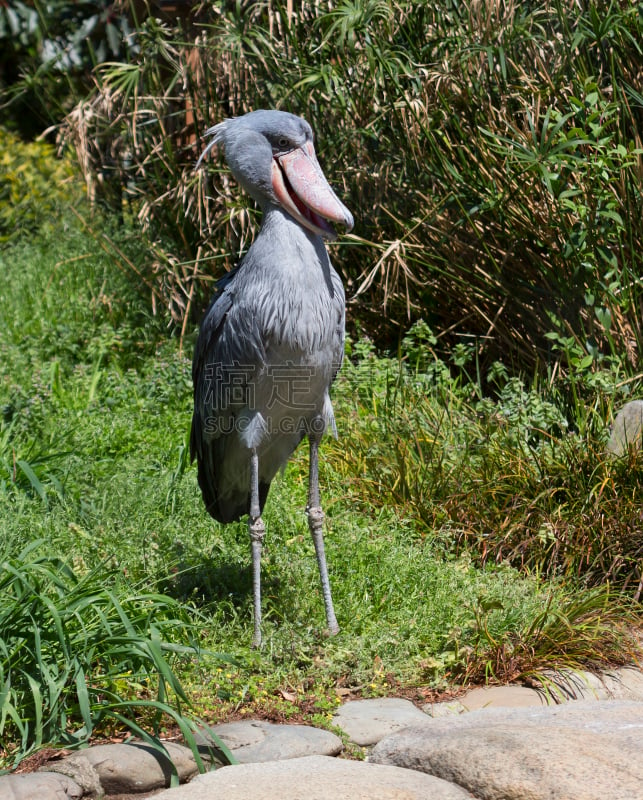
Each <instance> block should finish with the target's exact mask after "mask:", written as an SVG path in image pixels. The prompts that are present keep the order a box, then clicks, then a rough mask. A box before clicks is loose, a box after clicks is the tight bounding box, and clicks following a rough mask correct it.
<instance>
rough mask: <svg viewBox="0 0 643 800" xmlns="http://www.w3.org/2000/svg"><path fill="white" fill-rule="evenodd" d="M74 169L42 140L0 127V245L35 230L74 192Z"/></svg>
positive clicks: (54, 213) (48, 219)
mask: <svg viewBox="0 0 643 800" xmlns="http://www.w3.org/2000/svg"><path fill="white" fill-rule="evenodd" d="M71 187H72V169H71V165H70V164H69V163H66V162H63V161H60V160H59V159H58V158H57V157H56V154H55V150H54V148H53V147H52V146H51V145H49V144H46V143H43V142H31V143H25V142H22V141H21V140H20V139H19V138H18V137H17V136H15V135H14V134H12V133H10V132H9V131H7V130H6V129H4V128H1V127H0V246H2V245H3V244H4V245H6V244H7V242H9V241H11V240H14V239H15V238H16V237H18V236H24V235H25V234H28V233H30V232H31V233H33V232H34V231H36V230H37V229H38V228H39V227H40V226H41V225H42V224H43V223H44V222H48V221H50V220H51V218H52V217H54V216H55V215H56V213H57V211H58V210H59V207H60V204H61V202H63V201H65V200H69V199H70V198H71V197H72V196H73V192H74V190H73V189H72V188H71Z"/></svg>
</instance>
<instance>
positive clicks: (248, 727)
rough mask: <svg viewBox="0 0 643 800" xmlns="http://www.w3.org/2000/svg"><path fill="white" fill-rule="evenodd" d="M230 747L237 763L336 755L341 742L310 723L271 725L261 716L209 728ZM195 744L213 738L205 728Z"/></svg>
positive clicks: (340, 748)
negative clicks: (260, 717) (256, 718)
mask: <svg viewBox="0 0 643 800" xmlns="http://www.w3.org/2000/svg"><path fill="white" fill-rule="evenodd" d="M211 730H212V731H214V733H216V735H217V736H219V737H220V738H221V739H222V740H223V743H224V744H225V745H227V747H229V748H230V750H231V751H232V753H233V755H234V757H235V758H236V759H237V760H238V761H239V763H240V764H250V763H255V762H258V761H279V760H280V759H287V758H301V757H303V756H311V755H322V756H336V755H338V754H339V753H341V752H342V750H343V749H344V745H343V743H342V740H341V739H340V738H339V736H335V734H334V733H331V732H330V731H324V730H321V729H320V728H313V727H311V726H310V725H275V724H274V723H272V722H264V721H263V720H241V721H240V722H227V723H224V724H222V725H213V726H212V728H211ZM195 738H196V742H197V744H198V745H200V746H201V745H203V744H209V743H210V742H212V743H213V744H214V746H216V741H214V742H213V740H212V739H211V738H208V735H207V729H202V730H201V731H198V732H197V733H196V735H195Z"/></svg>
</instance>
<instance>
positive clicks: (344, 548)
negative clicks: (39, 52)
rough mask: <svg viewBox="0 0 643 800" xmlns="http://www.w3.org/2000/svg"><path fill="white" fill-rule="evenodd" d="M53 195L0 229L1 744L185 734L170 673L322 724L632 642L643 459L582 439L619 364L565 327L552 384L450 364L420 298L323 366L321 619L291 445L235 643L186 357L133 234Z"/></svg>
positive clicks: (16, 753)
mask: <svg viewBox="0 0 643 800" xmlns="http://www.w3.org/2000/svg"><path fill="white" fill-rule="evenodd" d="M75 211H76V213H73V212H72V211H71V210H69V209H67V210H66V211H65V212H64V213H62V214H61V215H60V216H59V217H58V219H57V221H56V222H57V224H56V226H55V227H54V226H44V227H41V228H40V230H39V231H38V232H37V233H36V234H34V235H25V236H22V237H17V238H16V239H15V240H14V241H12V242H11V244H10V246H9V247H7V248H5V249H4V250H3V251H2V252H1V253H0V269H1V270H2V273H3V282H2V285H1V287H0V298H1V302H0V356H1V357H2V360H3V365H4V372H3V376H2V380H0V407H1V408H2V412H3V426H2V430H1V432H0V480H1V481H2V482H1V483H0V528H1V529H2V531H3V536H4V538H3V548H2V560H3V562H4V564H5V565H6V567H5V569H4V570H3V571H2V574H1V576H0V584H1V585H0V589H1V590H2V592H3V597H5V599H6V602H4V603H3V607H2V610H0V671H2V675H1V676H0V687H4V688H0V691H2V692H3V693H2V694H1V695H0V722H1V724H2V725H3V726H4V728H3V746H5V748H6V750H7V752H5V753H4V754H3V758H4V759H5V761H4V764H5V765H6V766H10V765H11V764H13V763H15V762H17V761H18V760H19V759H20V758H21V757H22V756H24V754H25V753H26V752H28V751H29V750H30V749H31V748H34V747H37V746H39V743H41V742H42V743H44V742H45V741H46V740H47V739H54V740H56V741H57V742H68V743H69V744H77V743H80V742H81V741H84V740H86V739H87V738H88V737H89V736H90V733H91V731H93V732H94V735H97V734H101V733H104V732H107V731H111V730H112V729H113V726H114V727H118V728H119V729H122V728H123V727H127V728H129V730H130V731H132V732H133V733H134V734H135V735H137V736H141V735H142V736H148V737H151V740H152V741H155V742H156V743H157V744H158V740H159V738H160V737H161V734H162V733H163V726H164V725H167V724H170V725H172V726H174V724H176V725H178V726H179V727H180V728H181V731H182V733H183V736H184V737H185V738H186V739H187V740H188V741H190V735H191V734H190V724H191V723H190V722H189V721H188V720H187V719H186V717H185V716H184V711H185V707H186V705H185V704H186V698H188V699H189V700H190V701H191V702H193V703H194V706H193V708H194V709H195V711H196V712H198V714H199V715H200V716H202V717H204V718H205V719H207V720H208V721H210V720H215V721H216V720H218V719H220V717H221V716H222V715H226V714H229V713H232V712H234V713H235V714H243V713H244V712H245V713H251V712H254V711H256V712H258V713H259V712H261V713H263V714H271V715H274V716H275V718H283V717H284V716H293V717H294V718H296V719H302V718H305V719H308V720H310V719H314V720H315V722H316V723H317V724H328V723H329V719H328V717H329V714H330V713H331V711H332V709H333V708H334V706H335V705H336V701H337V696H338V694H337V692H338V690H339V691H340V693H343V692H346V691H348V692H354V693H360V694H362V695H369V694H373V695H377V694H383V693H387V692H390V691H392V690H393V689H395V688H396V687H398V686H400V685H404V686H408V685H413V686H417V685H418V684H424V685H427V684H428V685H429V686H431V687H443V686H444V685H445V684H447V683H448V682H450V681H453V680H458V681H461V680H469V679H476V680H477V679H488V680H494V679H502V678H503V677H508V676H510V675H511V676H516V675H523V676H530V675H533V673H534V672H539V671H540V670H541V668H542V666H543V665H544V664H547V665H548V666H549V665H551V664H557V665H559V666H573V667H575V666H577V665H578V664H581V663H582V664H585V663H591V664H598V663H614V662H620V661H622V660H624V659H626V658H627V657H628V655H629V653H630V645H631V643H630V641H629V640H628V639H627V637H626V636H624V635H621V634H622V632H621V628H620V624H621V623H622V622H629V621H630V617H629V615H628V610H627V608H628V605H629V599H628V598H629V597H630V596H631V595H632V594H634V595H635V597H636V591H637V589H636V587H637V585H638V583H639V581H640V564H641V555H642V551H641V547H642V544H641V534H640V498H639V495H640V480H641V473H640V458H639V457H638V456H636V455H635V454H632V455H631V456H628V458H626V459H621V460H616V459H609V460H607V459H605V458H604V456H603V447H604V441H603V440H604V438H605V423H606V420H608V419H609V417H610V414H611V412H612V406H613V404H614V403H619V402H620V401H621V399H625V398H626V397H628V392H631V393H632V394H636V393H640V385H639V383H638V379H636V378H635V379H631V378H630V379H628V378H625V377H624V376H623V374H622V373H621V372H620V371H619V369H620V367H619V363H618V360H617V359H610V358H605V359H604V360H603V361H602V362H601V365H602V367H603V369H602V370H601V371H597V370H596V365H595V364H591V365H590V364H587V363H586V362H585V361H584V360H583V358H580V357H578V358H576V357H577V355H578V353H577V351H576V350H573V347H574V346H575V345H574V342H571V343H569V344H568V343H565V346H566V347H568V351H569V352H570V354H571V355H572V356H573V358H574V359H575V361H574V362H573V363H572V361H571V359H570V364H571V365H572V366H571V367H570V369H569V370H568V372H567V373H566V374H564V375H562V374H561V373H560V372H553V371H552V374H551V375H549V376H548V380H547V381H546V382H544V381H542V379H540V378H534V379H528V378H526V377H522V378H518V377H516V376H515V375H514V374H512V372H511V370H510V369H509V368H508V367H507V366H506V365H505V364H504V363H503V362H495V363H493V364H492V366H491V368H490V369H488V370H486V369H485V367H484V364H483V363H482V361H481V359H480V357H479V348H478V346H477V340H476V337H471V338H468V337H467V338H465V337H461V338H460V339H459V342H458V344H459V346H457V347H454V348H453V358H452V361H449V362H447V361H444V360H443V359H442V358H441V357H440V355H439V352H438V345H439V342H440V339H439V337H438V336H437V335H436V334H435V333H434V331H433V329H432V328H431V327H430V326H429V325H428V324H426V323H423V322H419V323H418V324H416V325H415V326H413V327H412V328H411V329H410V330H409V331H408V333H407V334H406V335H405V337H404V338H403V342H402V345H401V349H400V353H399V354H398V357H391V356H388V357H382V356H379V355H378V354H377V350H376V348H375V346H374V345H373V343H372V342H371V341H369V340H367V339H365V338H359V339H356V340H352V341H350V342H349V344H348V348H347V349H348V352H349V356H348V358H347V359H346V363H345V366H344V368H343V370H342V373H341V377H340V378H339V383H338V384H337V386H336V390H335V394H334V398H335V399H334V402H335V405H336V411H337V420H338V426H339V429H340V440H339V442H337V443H335V442H333V441H326V442H325V443H324V447H323V459H322V464H321V480H322V490H323V504H324V509H325V512H326V531H327V533H326V545H327V555H328V561H329V566H330V571H331V582H332V585H333V593H334V599H335V604H336V609H337V614H338V618H339V620H340V625H341V626H342V631H341V632H340V634H339V635H338V636H337V637H333V638H332V639H328V638H326V637H325V635H324V614H323V605H322V602H321V597H320V591H319V577H318V572H317V566H316V561H315V554H314V548H313V545H312V542H311V539H310V536H309V533H308V527H307V523H306V518H305V514H304V508H305V504H306V468H307V458H306V451H305V448H301V449H300V450H299V451H297V454H296V456H295V458H294V459H293V461H292V463H291V464H289V466H288V467H287V469H286V471H285V474H284V475H283V476H279V477H278V478H277V479H276V480H275V482H274V485H273V488H272V489H271V495H270V502H269V503H268V504H267V508H266V511H265V522H266V527H267V531H268V535H267V537H266V543H265V545H266V546H265V550H264V560H263V580H264V588H265V601H264V618H265V627H264V635H265V647H264V649H263V650H262V651H261V652H252V651H250V649H249V644H250V641H251V637H252V613H251V607H252V580H251V573H250V553H249V544H248V535H247V527H246V525H245V524H244V523H243V522H242V523H240V524H236V525H235V524H233V525H227V526H221V525H217V524H215V523H214V522H213V521H212V520H211V519H210V518H209V517H208V515H207V513H206V512H205V510H204V508H203V504H202V500H201V497H200V492H199V489H198V485H197V481H196V474H195V469H194V467H193V466H191V465H190V464H189V458H188V448H187V434H188V430H189V424H190V415H191V400H192V398H191V381H190V363H189V359H188V357H187V356H186V355H185V353H184V352H183V351H182V350H181V348H180V346H179V345H178V344H177V342H175V341H173V340H172V339H169V340H168V338H167V335H166V332H165V331H164V330H163V328H162V327H161V325H160V322H159V320H158V319H155V318H152V317H150V315H149V312H148V310H147V309H148V295H147V293H148V292H149V291H150V286H149V284H148V283H147V282H146V281H141V284H140V285H139V286H137V285H136V284H135V281H136V280H140V279H141V276H140V275H139V274H138V273H137V269H138V265H140V264H141V263H142V262H143V260H144V256H145V243H144V242H143V241H142V240H141V237H140V236H137V235H135V233H132V229H131V228H129V227H128V225H127V224H126V223H121V222H119V224H114V225H113V224H110V223H109V222H108V221H106V219H105V218H104V217H103V216H101V215H99V214H97V215H96V216H95V217H94V219H93V220H92V223H91V225H90V224H88V223H87V222H86V221H85V220H84V218H83V216H82V215H83V213H84V211H85V210H84V207H83V206H82V204H78V208H76V209H75ZM133 277H134V279H135V280H134V281H133V280H132V278H133ZM193 338H194V332H193V331H191V330H189V329H187V328H186V331H185V341H186V343H191V342H192V340H193ZM559 344H561V346H563V344H562V343H560V342H559ZM186 346H187V345H186ZM43 541H44V542H46V543H47V544H46V546H45V545H42V544H41V543H42V542H43ZM34 542H39V543H40V544H37V545H36V544H34ZM587 584H601V585H605V584H609V585H611V586H614V587H615V589H617V590H622V594H621V595H614V596H608V595H607V594H606V592H605V591H603V589H602V587H601V588H600V589H596V590H589V591H588V589H587V588H586V587H587ZM143 586H144V587H145V591H141V587H143ZM613 591H614V590H613ZM173 620H178V624H176V623H174V622H173ZM197 637H198V639H199V642H200V645H201V648H202V649H201V650H200V651H199V653H198V655H197V653H196V651H194V650H190V649H189V648H190V645H191V644H192V640H193V638H194V639H196V638H197ZM186 648H187V649H186ZM221 653H228V654H230V656H228V657H225V658H227V659H228V661H227V662H226V663H225V665H224V663H223V661H224V657H223V656H221V655H217V654H221ZM181 687H183V688H182V689H181Z"/></svg>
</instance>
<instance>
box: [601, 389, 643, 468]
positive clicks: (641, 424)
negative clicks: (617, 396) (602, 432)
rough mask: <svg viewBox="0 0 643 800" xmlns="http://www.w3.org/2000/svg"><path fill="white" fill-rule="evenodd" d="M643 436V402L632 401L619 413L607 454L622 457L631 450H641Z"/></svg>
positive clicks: (611, 432)
mask: <svg viewBox="0 0 643 800" xmlns="http://www.w3.org/2000/svg"><path fill="white" fill-rule="evenodd" d="M642 434H643V400H631V401H630V402H629V403H626V404H625V405H624V406H623V408H622V409H621V410H620V411H619V412H618V414H617V415H616V417H615V419H614V424H613V425H612V430H611V431H610V438H609V440H608V442H607V447H606V449H607V452H608V453H610V454H611V455H613V456H616V457H621V456H625V455H627V454H628V452H629V450H630V448H631V449H633V450H639V449H640V447H641V435H642Z"/></svg>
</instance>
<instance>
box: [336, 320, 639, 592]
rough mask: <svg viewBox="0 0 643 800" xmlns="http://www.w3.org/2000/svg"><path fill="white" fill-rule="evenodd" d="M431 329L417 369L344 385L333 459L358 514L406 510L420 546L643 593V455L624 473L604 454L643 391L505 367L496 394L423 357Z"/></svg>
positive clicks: (392, 366)
mask: <svg viewBox="0 0 643 800" xmlns="http://www.w3.org/2000/svg"><path fill="white" fill-rule="evenodd" d="M426 331H427V329H426V326H424V325H423V324H422V325H420V326H416V328H414V329H412V330H411V332H410V333H409V334H408V335H407V337H406V338H405V340H404V341H405V350H406V352H407V353H408V360H407V361H406V362H402V363H401V364H400V363H397V362H395V361H393V360H381V359H378V358H377V357H376V356H375V355H374V353H373V352H372V350H371V351H367V353H366V357H365V358H363V359H362V360H361V361H359V362H357V363H355V364H352V363H349V364H348V365H346V367H345V369H344V371H343V373H342V377H341V378H340V381H341V383H340V387H341V388H340V392H339V397H340V399H339V400H338V404H339V408H338V419H339V420H340V421H341V420H345V422H344V425H345V426H347V427H344V429H343V430H340V443H339V444H338V445H336V446H335V445H331V453H332V455H331V457H332V460H333V464H334V468H335V469H338V470H340V472H341V474H342V475H343V477H344V480H345V481H346V485H347V487H352V490H353V493H354V494H353V496H354V498H355V499H356V501H357V502H359V503H360V506H361V507H363V508H369V507H372V506H374V507H377V508H379V507H386V506H389V505H392V506H394V507H401V508H404V509H405V511H406V513H407V514H409V515H411V516H412V517H413V518H414V519H415V520H416V521H417V525H418V528H419V530H420V531H421V532H422V533H423V535H425V536H429V537H437V539H438V540H439V541H441V542H442V543H443V545H444V546H445V547H446V548H447V549H449V550H451V549H452V548H455V551H456V552H461V551H462V550H463V549H464V550H465V551H469V552H477V553H478V556H479V558H480V560H481V562H482V563H487V562H490V561H491V562H496V563H499V562H501V561H505V560H506V561H507V562H508V563H511V564H513V565H514V566H516V567H518V568H521V569H524V568H528V569H529V570H530V571H534V572H536V573H538V574H545V575H548V576H549V577H550V578H555V577H556V576H560V575H564V576H565V577H566V578H571V577H578V576H582V577H583V579H584V581H585V582H587V583H589V584H594V583H600V582H604V581H608V582H609V583H615V584H617V585H619V586H622V587H630V588H631V589H632V590H634V591H635V590H636V587H637V585H638V582H639V579H640V558H641V554H642V553H643V538H642V537H641V532H640V526H639V524H638V521H637V520H638V519H639V513H640V512H639V510H638V504H637V501H636V499H635V498H636V497H637V492H638V490H639V487H640V481H641V458H640V456H638V455H637V454H636V453H633V454H632V455H631V458H630V460H629V461H620V462H617V463H614V462H613V461H612V460H611V459H610V458H609V456H608V454H607V453H606V450H605V443H606V437H607V425H606V422H607V421H608V420H609V418H610V409H611V408H612V404H619V402H624V401H625V400H626V399H628V397H629V396H630V394H629V393H630V392H631V391H633V390H634V389H635V388H636V386H637V384H636V383H634V382H627V381H623V379H622V375H621V374H620V373H619V372H618V371H603V372H601V373H597V372H594V371H592V368H591V366H590V365H589V364H585V365H584V366H583V365H577V366H575V367H574V368H573V369H572V370H571V371H570V373H569V375H568V376H567V377H566V378H561V377H559V378H558V380H556V381H555V382H552V383H551V384H549V385H540V384H539V383H538V382H537V381H536V382H534V383H533V384H532V385H529V386H528V385H526V383H525V381H524V380H522V379H519V378H517V377H509V374H508V371H507V369H506V368H505V367H504V366H503V365H502V364H500V363H496V364H494V365H493V366H492V369H491V370H490V372H489V374H488V375H487V382H488V384H491V385H493V386H494V387H495V393H494V396H489V395H486V396H485V395H483V393H482V386H481V383H480V381H479V380H478V378H477V376H474V378H473V379H468V378H466V377H463V372H462V365H461V364H460V365H459V369H458V370H454V375H457V377H453V376H452V374H451V370H450V365H448V364H445V363H443V362H441V361H439V360H438V359H437V358H436V357H435V355H434V354H433V352H432V349H431V348H432V347H433V343H432V340H431V339H428V342H429V344H428V346H425V347H424V350H423V351H422V347H421V346H419V345H418V341H419V339H418V332H419V334H420V335H421V336H422V337H426V336H427V332H426ZM360 350H361V352H364V348H363V347H362V348H361V349H360ZM456 360H458V361H459V357H458V355H457V353H454V356H453V361H456ZM418 364H419V365H421V366H420V368H418V367H417V366H416V365H418ZM340 424H341V423H340ZM356 431H357V432H358V434H357V435H355V432H356ZM342 435H343V437H346V436H350V437H351V447H350V448H345V447H343V445H342V444H341V440H342Z"/></svg>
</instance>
